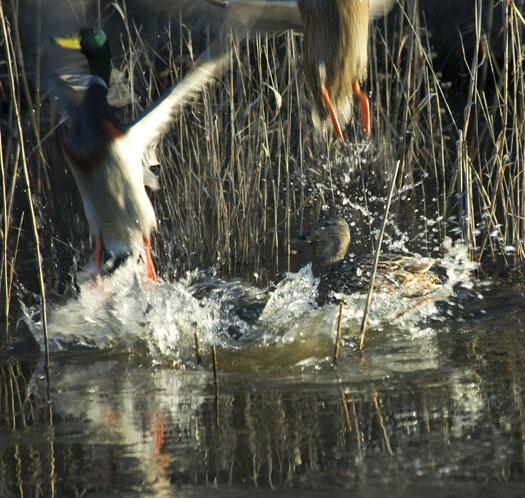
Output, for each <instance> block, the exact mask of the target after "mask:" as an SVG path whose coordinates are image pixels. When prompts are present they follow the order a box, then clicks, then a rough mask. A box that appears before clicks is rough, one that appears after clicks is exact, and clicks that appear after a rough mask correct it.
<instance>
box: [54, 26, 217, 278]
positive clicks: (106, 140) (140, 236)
mask: <svg viewBox="0 0 525 498" xmlns="http://www.w3.org/2000/svg"><path fill="white" fill-rule="evenodd" d="M53 41H54V43H55V44H56V45H57V46H58V47H62V48H61V49H56V50H58V51H59V53H55V54H54V60H53V67H54V69H53V78H52V79H53V90H54V93H55V94H57V96H58V97H59V100H60V101H61V103H62V105H63V107H64V111H65V114H66V117H67V121H68V124H69V135H68V137H67V140H66V142H65V144H64V151H65V155H66V157H67V159H68V163H69V166H70V168H71V171H72V173H73V176H74V177H75V181H76V183H77V186H78V189H79V190H80V195H81V196H82V202H83V205H84V211H85V213H86V218H87V220H88V223H89V228H90V233H91V236H92V237H94V238H95V241H96V249H95V265H96V271H97V273H101V271H102V265H103V263H104V255H105V254H106V255H107V254H108V253H109V254H111V255H113V256H114V257H115V258H117V259H118V258H125V257H126V256H127V255H129V254H131V253H133V252H135V251H137V250H140V248H141V247H142V246H143V247H144V258H145V262H146V267H147V275H148V277H149V278H150V279H152V280H155V279H156V271H155V265H154V264H153V259H152V256H151V239H150V236H151V232H152V231H153V230H154V229H155V228H156V218H155V213H154V210H153V206H152V204H151V201H150V199H149V197H148V195H147V193H146V189H145V186H146V185H147V186H149V187H151V188H153V189H158V188H159V187H158V181H157V177H156V176H155V175H154V174H153V173H152V172H151V171H150V169H149V164H147V155H148V152H149V151H151V149H152V147H154V146H155V145H156V144H157V142H158V141H159V139H160V138H161V136H162V134H163V133H164V132H165V131H166V130H167V128H168V127H169V125H170V123H171V121H172V119H173V117H174V114H175V113H176V112H178V111H179V110H180V109H181V108H182V107H183V106H184V105H185V104H186V103H188V102H189V101H190V100H192V99H193V98H194V97H195V95H196V94H197V93H198V92H199V91H200V90H201V89H202V88H203V87H204V86H205V85H206V83H208V82H209V81H210V79H213V77H214V76H215V75H216V74H217V73H218V72H219V71H220V70H221V67H222V64H223V62H224V59H221V58H220V57H213V58H206V57H204V58H201V60H200V61H198V63H197V66H196V69H195V70H194V71H193V72H192V73H191V74H190V75H188V76H186V77H185V78H184V79H183V80H182V81H180V82H179V83H178V84H177V85H174V86H173V87H171V88H170V89H169V90H168V91H167V92H166V93H165V94H164V95H163V96H162V97H160V98H159V99H158V100H157V101H156V102H155V103H154V105H152V106H151V107H149V108H148V109H146V110H145V111H144V112H143V113H142V114H141V115H140V116H139V117H138V118H137V119H135V120H134V121H132V122H131V123H127V124H123V123H120V122H119V121H118V120H117V118H116V116H115V109H114V108H112V107H111V106H110V105H109V104H108V101H107V94H108V86H109V79H110V73H111V52H110V47H109V42H108V39H107V36H106V34H105V33H104V31H102V29H97V28H95V29H91V28H84V29H81V30H80V31H79V32H77V33H74V34H72V35H69V36H65V37H55V38H53ZM55 48H56V47H55ZM63 49H66V50H63ZM56 50H55V52H56ZM71 50H72V51H80V52H81V53H82V54H83V56H84V57H83V62H84V64H85V63H87V71H84V70H83V68H82V60H81V61H80V63H79V61H78V59H75V57H71V55H70V54H69V51H71ZM145 162H146V163H145Z"/></svg>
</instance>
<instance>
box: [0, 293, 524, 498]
mask: <svg viewBox="0 0 525 498" xmlns="http://www.w3.org/2000/svg"><path fill="white" fill-rule="evenodd" d="M168 290H169V289H164V290H163V292H166V293H167V292H168ZM179 290H180V289H179ZM171 291H173V289H171ZM107 292H109V291H107ZM276 292H277V291H276ZM481 293H482V294H483V298H482V299H480V298H479V297H474V296H475V294H476V293H475V292H469V293H468V295H465V296H463V297H462V298H459V297H457V298H456V299H455V303H456V306H455V307H454V308H451V309H448V310H447V309H441V310H440V311H439V313H435V314H434V317H433V318H432V319H426V320H425V319H422V317H419V324H418V325H417V326H416V325H414V324H415V323H416V322H411V323H403V324H401V325H398V326H396V327H393V326H391V325H389V324H388V323H383V325H381V326H379V325H377V323H376V325H375V326H373V328H372V329H371V330H370V334H369V337H368V342H367V346H366V350H365V353H364V354H360V353H359V352H358V351H357V348H356V340H354V339H351V338H350V339H349V338H347V339H346V341H345V343H344V347H343V354H342V357H341V359H340V361H339V362H338V364H337V366H334V365H333V364H332V362H331V360H330V355H331V352H332V348H333V334H332V332H330V334H332V336H331V337H332V339H330V338H329V334H326V333H325V332H326V331H320V330H318V329H319V328H320V327H321V328H322V326H321V325H320V324H326V323H328V322H329V320H328V319H327V317H326V316H325V314H326V313H328V311H327V310H325V309H322V310H315V309H314V310H309V311H308V312H307V314H306V315H304V314H303V315H302V316H301V317H300V318H299V319H297V320H296V319H295V318H294V319H293V320H294V325H293V326H292V325H291V323H288V324H287V325H286V329H287V331H289V330H292V329H294V327H295V329H297V330H299V332H297V333H296V335H294V336H293V337H292V339H290V340H285V338H286V333H285V334H284V335H283V334H282V333H281V334H280V336H279V337H280V340H279V341H276V342H271V341H268V340H267V338H266V339H261V337H260V336H259V337H258V339H257V341H254V342H253V343H251V344H248V345H246V344H245V345H243V346H241V347H238V346H237V347H228V344H229V343H228V344H227V343H224V342H223V343H220V342H219V343H218V346H219V347H218V364H219V381H218V385H217V386H215V384H214V380H213V375H212V372H211V368H209V360H208V358H207V354H206V352H205V351H204V350H207V349H209V348H208V344H207V343H206V341H205V340H204V341H203V344H202V345H201V347H202V349H203V351H204V354H203V356H204V363H205V366H196V365H195V364H191V362H188V361H185V362H183V363H181V361H180V359H181V358H185V357H186V356H188V355H185V354H179V355H177V361H173V351H172V350H171V349H170V348H169V347H168V350H169V351H170V353H169V354H167V355H164V356H162V355H161V356H155V355H154V353H152V351H155V352H157V353H158V351H159V349H161V348H160V346H159V344H160V342H157V344H156V346H155V348H153V349H152V350H150V351H149V352H147V353H141V354H134V355H131V356H130V355H129V354H124V351H120V350H118V348H117V349H115V347H114V345H112V346H109V347H107V348H106V347H105V346H104V347H101V348H99V349H98V350H94V349H95V348H93V347H90V348H89V349H86V348H85V345H84V346H83V347H84V349H79V348H78V347H76V348H70V349H67V350H66V351H63V352H59V353H54V354H53V356H52V358H53V359H52V365H51V382H50V389H49V393H48V392H47V383H46V380H45V375H44V370H43V361H42V358H41V356H37V357H36V358H34V359H33V360H30V359H29V360H28V359H23V360H22V359H13V358H11V359H10V360H8V361H4V362H3V363H2V364H1V375H2V381H1V384H2V386H1V392H0V424H1V425H0V430H1V432H0V496H2V497H4V496H5V497H10V496H24V497H25V496H44V497H47V496H52V495H53V494H54V495H55V496H60V497H61V496H86V497H87V496H101V497H103V496H122V497H133V496H177V497H193V496H217V497H222V496H234V497H235V496H253V495H255V496H266V495H270V494H271V495H272V496H286V497H304V496H307V497H310V496H311V497H331V496H357V497H376V496H377V497H379V496H387V495H388V496H395V497H397V496H399V497H405V496H408V497H420V496H424V495H425V496H429V497H433V496H436V497H438V496H452V497H454V496H458V497H459V496H482V497H485V496H487V497H489V496H490V497H492V496H511V497H512V496H516V497H518V496H519V497H521V496H525V388H524V385H525V341H524V333H525V307H524V304H525V291H524V290H522V289H519V288H510V287H506V288H497V287H496V286H492V287H485V288H484V289H482V290H481ZM107 297H108V296H107V295H106V298H107ZM296 297H297V296H295V297H294V299H293V300H292V301H293V302H294V306H295V307H297V299H296ZM115 299H116V298H115ZM119 299H121V301H119V302H120V303H121V305H122V306H124V305H125V303H126V299H124V298H122V296H121V297H120V298H119ZM122 299H124V300H123V301H122ZM155 299H157V300H154V301H155V303H156V304H157V305H158V306H161V305H162V303H164V305H163V306H164V307H165V308H166V309H170V310H171V312H173V306H171V307H170V306H167V305H166V302H165V301H162V300H158V299H160V298H159V296H158V295H157V296H156V297H155ZM177 299H179V300H180V296H179V297H178V298H177ZM221 299H223V300H224V296H222V298H221ZM169 302H170V303H171V305H173V302H172V301H169ZM289 302H290V301H289ZM150 306H151V303H150ZM186 306H188V303H186ZM279 306H280V307H282V301H279ZM124 307H125V306H124ZM350 307H351V306H350ZM163 309H164V308H163ZM294 309H295V308H294ZM61 311H62V312H63V311H64V308H61V310H58V311H57V310H55V316H56V314H57V313H60V312H61ZM70 311H71V312H73V311H72V310H70ZM99 311H100V310H99ZM113 311H114V312H115V310H113ZM147 313H150V314H151V311H149V310H148V312H147ZM163 313H167V312H166V310H164V311H163ZM323 313H325V314H323ZM126 314H128V315H129V314H130V311H129V309H127V310H126ZM350 314H351V312H350ZM131 315H133V313H131ZM175 315H176V313H175ZM175 315H171V316H170V319H174V316H175ZM93 316H94V315H93ZM93 316H91V317H90V315H89V312H88V311H86V315H85V317H84V319H86V320H88V321H93V319H94V318H93ZM133 316H134V315H133ZM164 316H167V315H166V314H165V315H164ZM178 316H179V317H180V314H179V315H178ZM436 317H439V319H438V318H436ZM443 317H446V318H443ZM62 318H63V317H62ZM278 318H279V317H278V316H276V315H275V314H274V315H272V320H273V322H275V321H276V320H277V319H278ZM133 319H135V318H133ZM105 320H106V322H105V323H106V326H107V327H109V324H108V323H107V317H106V318H105ZM327 320H328V321H327ZM296 322H297V323H296ZM115 323H117V322H115ZM115 323H114V324H113V327H116V325H115ZM119 323H121V322H119ZM155 323H156V322H155ZM174 323H175V322H172V325H173V324H174ZM330 323H332V322H330ZM128 325H129V324H128ZM64 326H65V325H64ZM79 326H85V324H83V322H82V320H79ZM173 326H175V325H173ZM193 327H195V324H194V325H193ZM179 329H180V330H179V332H180V334H181V336H182V335H183V333H184V331H183V330H182V329H181V328H180V327H179ZM350 329H352V327H350ZM52 331H53V330H52ZM347 332H348V331H347ZM57 333H58V332H57ZM350 333H352V331H351V330H350ZM60 334H63V331H61V332H60ZM130 334H131V332H130ZM131 335H132V336H133V337H136V334H135V333H132V334H131ZM354 335H355V334H354ZM219 336H220V334H219ZM92 338H93V336H91V339H90V340H92ZM150 339H151V338H150ZM163 344H164V346H165V347H167V346H169V344H168V343H166V342H164V343H163ZM166 345H167V346H166ZM91 346H93V345H92V344H91ZM174 363H176V364H177V365H178V366H179V367H180V365H181V364H185V366H186V368H173V367H172V366H171V365H173V364H174ZM48 396H49V399H48Z"/></svg>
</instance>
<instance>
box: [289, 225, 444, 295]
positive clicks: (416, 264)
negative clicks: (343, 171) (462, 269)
mask: <svg viewBox="0 0 525 498" xmlns="http://www.w3.org/2000/svg"><path fill="white" fill-rule="evenodd" d="M350 240H351V235H350V228H349V226H348V223H347V222H346V220H345V219H344V218H341V217H336V218H329V219H326V220H323V221H321V222H319V223H318V224H317V225H316V226H315V227H313V229H312V230H311V232H309V233H307V234H304V235H302V236H301V237H300V238H299V239H298V240H297V242H296V244H299V245H300V244H311V245H312V249H313V254H314V256H313V270H314V273H315V274H316V275H317V276H319V278H320V282H319V288H318V289H319V301H320V302H321V303H324V302H327V301H330V300H332V298H333V295H334V293H341V294H353V293H356V292H366V291H367V290H368V286H369V284H370V274H371V272H372V267H373V262H374V256H369V255H364V256H362V255H361V256H352V257H350V256H347V252H348V247H349V245H350ZM434 263H435V260H434V259H432V258H423V257H420V256H407V255H393V254H381V257H380V259H379V264H378V268H377V274H376V279H375V285H374V289H375V291H376V292H386V293H389V292H391V293H394V292H395V293H397V295H398V296H401V297H407V298H420V297H423V296H425V295H428V294H431V293H432V292H433V291H435V290H436V289H437V288H438V287H439V286H440V285H441V281H440V279H439V277H438V276H437V275H436V274H435V273H434V272H433V271H431V268H432V266H433V265H434Z"/></svg>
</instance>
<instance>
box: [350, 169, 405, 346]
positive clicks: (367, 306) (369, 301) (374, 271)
mask: <svg viewBox="0 0 525 498" xmlns="http://www.w3.org/2000/svg"><path fill="white" fill-rule="evenodd" d="M400 164H401V163H400V161H397V162H396V167H395V171H394V174H393V176H392V179H391V183H390V190H389V192H388V198H387V201H386V206H385V209H384V213H383V223H382V226H381V230H380V232H379V238H378V241H377V248H376V253H375V257H374V265H373V267H372V273H371V275H370V287H369V288H368V295H367V298H366V304H365V309H364V311H363V319H362V321H361V330H360V333H361V339H360V341H359V350H360V351H363V349H364V347H365V334H366V328H367V324H368V313H369V311H370V305H371V304H372V296H373V294H374V283H375V280H376V274H377V265H378V263H379V256H380V255H381V246H382V245H383V237H384V235H385V228H386V224H387V222H388V215H389V213H390V204H391V203H392V197H393V195H394V189H395V187H396V179H397V175H398V173H399V166H400Z"/></svg>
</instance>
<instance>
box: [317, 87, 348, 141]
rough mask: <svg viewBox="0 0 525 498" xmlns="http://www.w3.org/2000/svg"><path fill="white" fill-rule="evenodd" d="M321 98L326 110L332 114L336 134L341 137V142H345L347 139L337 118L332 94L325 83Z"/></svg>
mask: <svg viewBox="0 0 525 498" xmlns="http://www.w3.org/2000/svg"><path fill="white" fill-rule="evenodd" d="M321 98H322V99H323V103H324V105H325V107H326V110H327V111H328V113H329V114H330V119H331V120H332V124H333V126H334V130H335V133H336V135H337V136H338V137H339V140H341V141H342V142H343V141H344V139H345V137H344V135H343V130H342V129H341V125H340V124H339V119H338V118H337V112H336V110H335V107H334V104H333V102H332V99H331V97H330V93H329V92H328V89H327V88H326V85H324V84H323V83H321Z"/></svg>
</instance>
